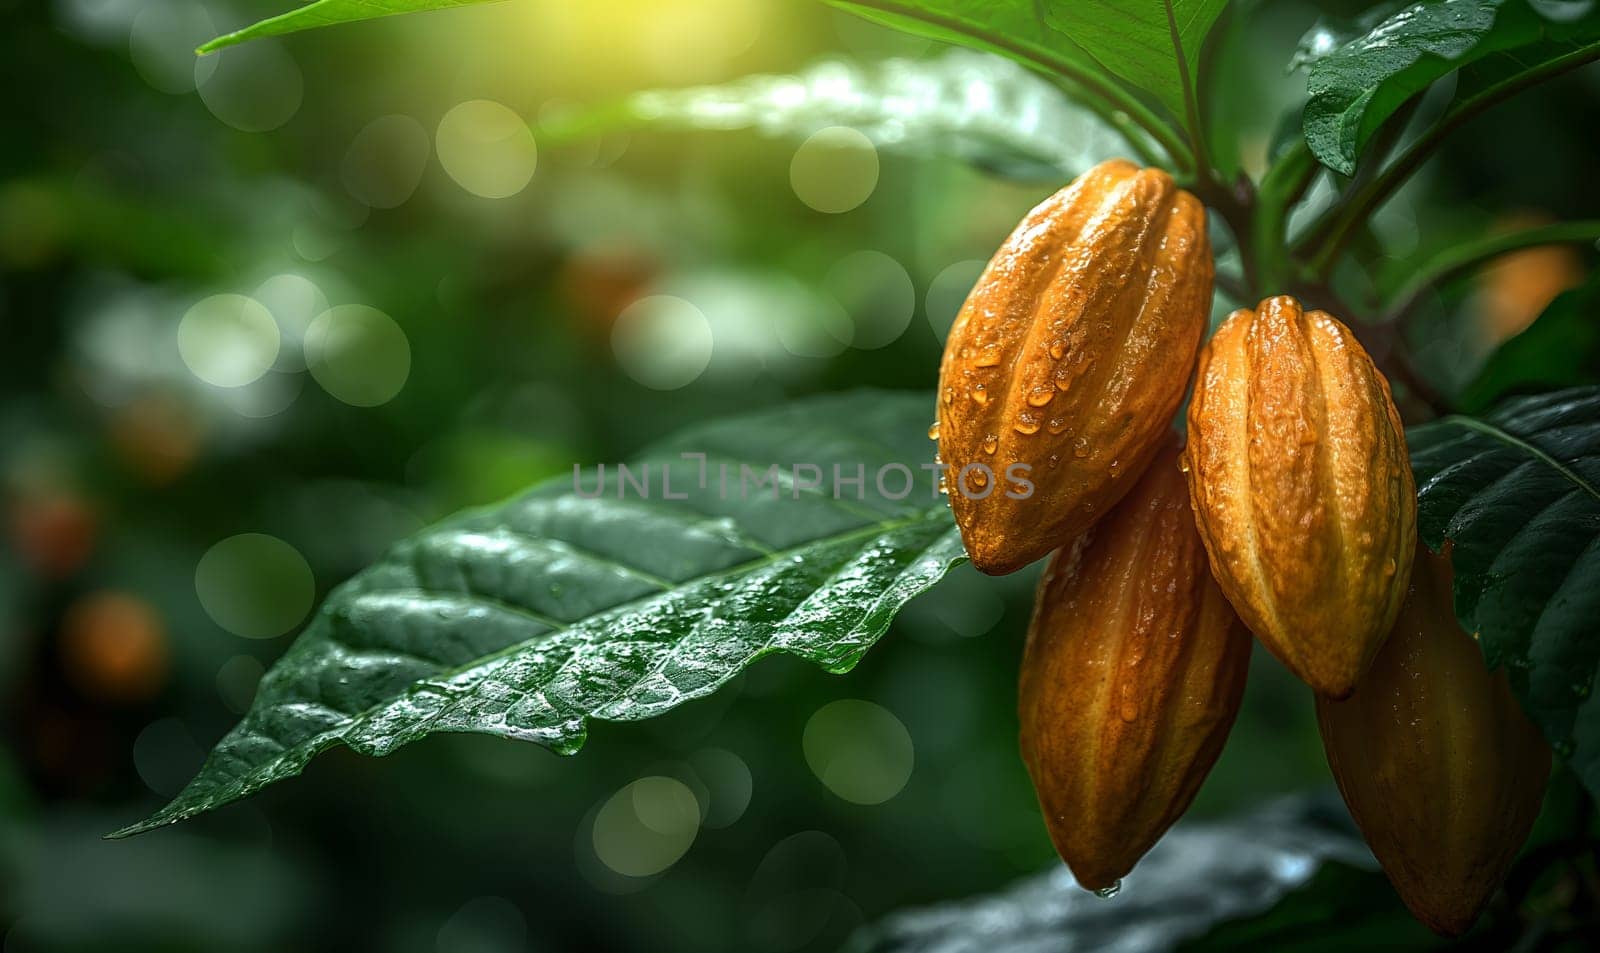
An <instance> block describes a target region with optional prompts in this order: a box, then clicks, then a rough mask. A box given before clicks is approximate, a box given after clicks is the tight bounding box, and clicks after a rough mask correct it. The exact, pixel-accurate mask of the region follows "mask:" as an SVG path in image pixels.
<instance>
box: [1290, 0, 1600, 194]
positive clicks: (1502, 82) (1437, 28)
mask: <svg viewBox="0 0 1600 953" xmlns="http://www.w3.org/2000/svg"><path fill="white" fill-rule="evenodd" d="M1596 56H1600V8H1597V6H1596V5H1595V4H1593V3H1589V2H1587V0H1585V2H1581V3H1579V2H1569V0H1542V2H1538V3H1530V0H1422V2H1420V3H1414V4H1410V5H1408V6H1406V7H1405V8H1403V9H1401V10H1400V11H1398V12H1397V13H1394V14H1393V15H1391V16H1389V17H1387V18H1386V19H1384V20H1383V21H1382V22H1381V23H1379V24H1378V25H1377V26H1376V27H1374V28H1372V29H1371V30H1370V31H1368V32H1367V33H1365V34H1363V35H1361V36H1359V37H1356V38H1355V39H1353V40H1351V41H1349V42H1348V43H1345V44H1344V45H1343V46H1340V47H1338V48H1337V49H1335V50H1333V51H1332V52H1329V53H1327V55H1324V56H1321V57H1320V58H1318V59H1316V61H1315V62H1314V63H1313V64H1312V66H1311V74H1310V78H1309V80H1308V84H1307V88H1308V93H1309V95H1310V99H1309V101H1308V102H1307V103H1306V109H1305V135H1306V142H1307V143H1308V144H1309V145H1310V146H1311V151H1312V152H1314V153H1315V154H1316V156H1317V158H1318V159H1320V160H1321V161H1322V162H1323V164H1324V165H1327V166H1328V167H1329V168H1331V169H1334V170H1335V171H1338V172H1342V173H1344V174H1346V175H1349V174H1351V173H1353V172H1354V171H1355V167H1356V162H1357V160H1358V159H1359V158H1360V156H1361V153H1362V150H1363V149H1365V147H1366V145H1367V143H1368V142H1369V141H1370V140H1371V138H1372V136H1373V135H1374V134H1375V133H1376V132H1377V131H1378V129H1379V127H1381V126H1382V125H1383V124H1384V122H1386V121H1387V120H1388V119H1389V118H1390V117H1392V116H1393V115H1394V114H1395V113H1396V111H1398V110H1399V109H1400V107H1401V106H1402V105H1404V104H1405V102H1406V101H1407V100H1409V99H1411V97H1413V96H1415V95H1416V94H1418V93H1420V92H1422V91H1423V90H1425V89H1427V88H1428V87H1429V86H1430V85H1432V84H1433V83H1434V82H1435V81H1437V80H1439V79H1441V78H1443V77H1445V76H1448V75H1450V74H1451V73H1455V72H1457V71H1459V72H1460V77H1459V80H1458V84H1457V89H1456V93H1455V99H1454V101H1453V104H1452V106H1451V107H1450V110H1449V111H1447V113H1446V115H1445V116H1444V117H1441V119H1440V121H1441V122H1448V121H1449V119H1450V114H1451V112H1459V111H1461V110H1462V109H1463V107H1465V106H1468V105H1469V104H1471V105H1475V104H1477V103H1478V102H1480V101H1481V100H1482V98H1484V97H1498V96H1501V95H1504V94H1507V93H1509V92H1513V91H1515V90H1516V89H1519V88H1521V87H1522V86H1524V85H1526V84H1528V83H1531V82H1534V81H1537V80H1538V79H1539V78H1541V77H1543V76H1545V75H1549V74H1551V73H1554V72H1559V71H1560V70H1562V69H1564V68H1569V67H1570V66H1572V65H1576V64H1578V63H1581V62H1586V61H1588V60H1590V59H1593V58H1595V57H1596Z"/></svg>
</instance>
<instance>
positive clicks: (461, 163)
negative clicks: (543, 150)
mask: <svg viewBox="0 0 1600 953" xmlns="http://www.w3.org/2000/svg"><path fill="white" fill-rule="evenodd" d="M435 142H436V148H437V150H438V153H439V164H440V165H442V166H444V171H445V172H446V173H448V174H449V176H450V178H452V179H454V180H455V181H456V184H457V185H459V186H461V187H462V188H463V189H466V190H467V191H468V192H471V193H472V194H473V195H478V196H482V197H483V198H487V199H503V198H509V197H511V196H513V195H516V194H517V193H518V192H521V191H522V190H523V189H525V188H527V186H528V183H529V182H530V181H532V180H533V172H534V169H535V168H536V167H537V166H538V164H539V149H538V146H537V145H536V144H535V143H534V139H533V131H532V130H531V129H529V128H528V124H527V123H526V122H524V121H523V119H522V117H521V116H519V115H517V114H516V113H515V112H513V111H512V110H511V109H509V108H508V107H506V106H503V105H501V104H500V103H497V102H493V101H491V100H487V99H474V100H469V101H468V102H464V103H461V104H459V105H457V106H455V107H454V108H453V109H451V110H450V111H449V112H447V113H445V115H444V118H443V119H441V120H439V130H438V133H437V135H436V136H435Z"/></svg>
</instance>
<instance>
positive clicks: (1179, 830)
mask: <svg viewBox="0 0 1600 953" xmlns="http://www.w3.org/2000/svg"><path fill="white" fill-rule="evenodd" d="M1040 835H1041V836H1043V830H1042V829H1041V831H1040ZM1335 866H1337V867H1343V868H1345V869H1346V870H1348V871H1350V872H1351V873H1353V874H1354V873H1356V872H1361V873H1365V872H1369V871H1372V870H1373V869H1374V868H1375V867H1376V866H1377V865H1376V864H1375V863H1374V862H1373V860H1372V855H1371V854H1370V853H1368V852H1367V849H1366V847H1365V846H1364V845H1363V844H1362V843H1361V839H1360V837H1359V836H1358V835H1357V834H1356V832H1355V831H1354V830H1353V829H1352V828H1351V826H1350V819H1349V815H1348V814H1347V813H1346V812H1345V810H1344V808H1343V806H1342V805H1340V804H1339V803H1338V801H1337V799H1334V798H1305V797H1297V798H1289V799H1283V800H1279V801H1274V802H1272V803H1270V804H1268V805H1266V806H1264V807H1260V808H1257V809H1256V810H1254V811H1252V812H1251V813H1250V814H1248V815H1246V816H1243V817H1237V818H1232V819H1230V820H1226V821H1222V822H1211V823H1207V822H1197V821H1183V822H1180V823H1179V824H1178V825H1177V826H1176V827H1174V828H1173V829H1172V830H1171V831H1170V832H1168V834H1167V835H1166V836H1165V837H1163V838H1162V839H1161V840H1160V842H1159V843H1157V844H1156V846H1155V848H1154V849H1152V850H1151V851H1150V853H1148V854H1146V855H1145V857H1144V859H1143V860H1141V861H1139V866H1137V867H1135V868H1134V870H1133V873H1131V874H1129V875H1128V876H1127V877H1126V878H1125V879H1124V881H1123V889H1122V891H1121V892H1120V893H1119V894H1118V895H1117V896H1116V897H1115V898H1112V899H1110V900H1102V899H1101V898H1099V897H1097V896H1095V895H1094V894H1092V893H1090V892H1089V891H1087V890H1084V889H1082V888H1080V887H1079V886H1078V885H1077V884H1076V883H1075V882H1074V881H1073V879H1072V875H1071V873H1069V872H1068V870H1067V868H1066V867H1065V866H1062V865H1056V866H1055V867H1054V868H1053V869H1051V870H1049V871H1047V872H1045V873H1042V874H1039V875H1037V876H1034V877H1030V878H1028V879H1027V880H1023V881H1021V882H1019V883H1017V884H1015V885H1013V886H1011V887H1008V888H1006V889H1005V890H1003V891H1001V892H999V893H996V894H993V895H990V896H984V897H977V898H973V899H968V900H962V901H957V902H954V903H948V904H943V905H940V906H934V907H928V908H924V909H920V910H912V911H908V912H905V913H900V914H896V915H894V916H891V917H889V918H888V919H887V920H885V921H884V922H882V923H878V924H874V925H872V926H869V927H867V928H865V929H863V930H862V931H860V932H859V933H858V934H857V935H856V936H855V937H854V938H853V939H852V942H851V943H850V944H848V945H847V946H846V949H847V950H849V951H851V953H910V951H913V950H914V951H917V953H966V951H971V950H990V951H995V953H1004V951H1016V953H1022V951H1042V950H1104V949H1119V950H1120V949H1127V950H1170V949H1173V948H1175V947H1177V946H1178V945H1179V944H1180V943H1182V942H1183V941H1185V940H1187V939H1190V938H1193V937H1197V936H1200V935H1202V934H1204V933H1206V932H1207V931H1208V930H1210V929H1211V928H1213V927H1214V926H1216V925H1217V924H1219V923H1223V922H1226V921H1228V920H1233V919H1236V918H1240V917H1249V916H1254V915H1257V914H1260V913H1262V912H1264V911H1266V910H1268V909H1270V908H1271V907H1272V906H1273V905H1274V904H1276V903H1278V902H1279V901H1280V900H1282V899H1283V898H1284V897H1285V896H1288V895H1290V894H1292V893H1293V892H1295V891H1297V890H1300V889H1302V888H1303V887H1304V886H1305V885H1306V884H1308V883H1310V882H1311V880H1312V878H1313V877H1314V876H1315V875H1316V874H1317V873H1318V871H1321V870H1327V869H1329V868H1330V867H1335ZM1367 875H1368V876H1377V875H1376V874H1367ZM1389 896H1390V897H1391V898H1392V894H1390V895H1389ZM1129 924H1138V928H1137V930H1136V931H1131V932H1130V929H1129ZM1135 934H1137V936H1135Z"/></svg>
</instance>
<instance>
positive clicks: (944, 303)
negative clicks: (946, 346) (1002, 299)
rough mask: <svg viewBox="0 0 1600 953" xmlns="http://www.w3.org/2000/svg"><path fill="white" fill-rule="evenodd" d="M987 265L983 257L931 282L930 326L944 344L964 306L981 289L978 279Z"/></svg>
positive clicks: (957, 265) (960, 263)
mask: <svg viewBox="0 0 1600 953" xmlns="http://www.w3.org/2000/svg"><path fill="white" fill-rule="evenodd" d="M987 265H988V262H986V261H984V260H982V259H981V258H969V259H967V260H966V261H958V262H956V263H955V264H953V265H950V266H948V267H946V268H945V269H944V270H943V271H941V272H939V273H938V274H937V275H934V276H933V280H932V281H930V282H928V297H927V303H926V310H927V313H928V324H929V325H931V326H932V327H933V333H934V334H935V335H937V336H938V338H939V340H940V342H943V341H944V339H945V338H948V337H949V336H950V326H951V325H953V324H955V323H956V315H958V314H960V313H961V306H962V305H963V304H965V303H966V300H967V295H969V294H971V293H972V289H973V288H974V287H976V286H977V284H978V278H979V276H981V275H982V274H983V269H984V268H985V267H986V266H987Z"/></svg>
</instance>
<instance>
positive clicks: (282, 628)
mask: <svg viewBox="0 0 1600 953" xmlns="http://www.w3.org/2000/svg"><path fill="white" fill-rule="evenodd" d="M194 589H195V593H196V595H198V596H199V597H200V605H201V607H202V608H204V609H205V610H206V615H209V616H210V617H211V619H212V621H214V622H216V623H217V625H220V626H222V627H223V628H224V629H227V630H228V631H229V632H232V633H233V634H234V635H239V636H243V637H244V638H247V639H271V638H276V637H277V636H280V635H283V634H284V633H285V632H288V631H290V630H291V629H293V628H294V627H295V626H297V625H299V624H300V622H301V620H303V619H304V618H305V617H306V613H308V612H310V611H311V600H312V599H313V598H314V597H315V595H316V580H315V578H314V577H313V576H312V574H311V566H310V565H309V564H307V563H306V560H305V557H304V556H301V555H300V552H299V551H298V550H296V549H295V548H294V547H293V546H290V545H289V544H288V543H286V542H284V541H283V540H281V539H278V538H277V537H276V536H268V535H266V534H264V533H241V534H239V535H238V536H230V537H228V538H227V539H225V540H223V541H222V542H220V543H217V544H216V545H215V546H212V547H211V548H210V549H209V550H207V551H206V554H205V555H204V556H202V557H200V564H199V565H198V566H197V567H196V568H195V572H194Z"/></svg>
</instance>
